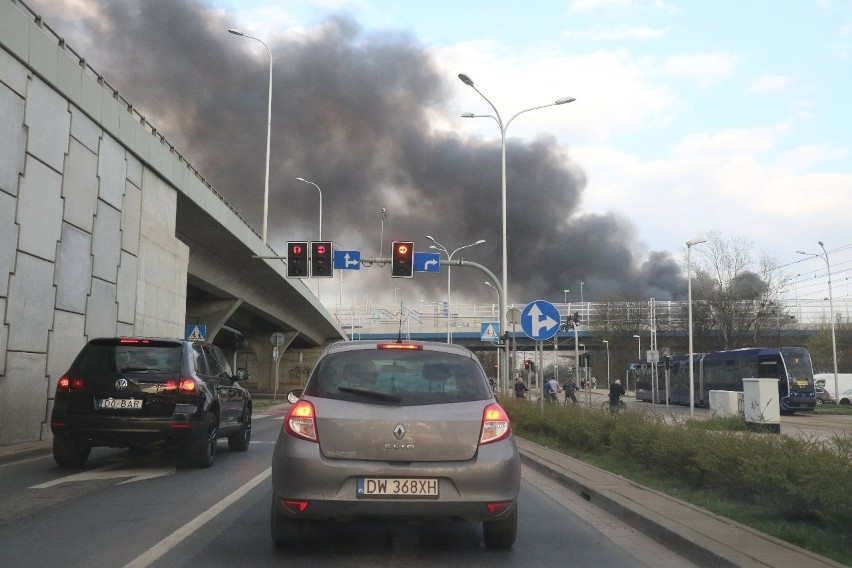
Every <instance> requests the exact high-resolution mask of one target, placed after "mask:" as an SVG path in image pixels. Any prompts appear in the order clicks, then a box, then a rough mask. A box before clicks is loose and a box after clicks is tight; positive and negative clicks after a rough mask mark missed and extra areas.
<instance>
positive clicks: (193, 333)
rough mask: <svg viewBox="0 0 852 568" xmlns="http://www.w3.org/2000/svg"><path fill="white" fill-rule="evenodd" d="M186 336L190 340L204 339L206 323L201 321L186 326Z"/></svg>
mask: <svg viewBox="0 0 852 568" xmlns="http://www.w3.org/2000/svg"><path fill="white" fill-rule="evenodd" d="M186 338H187V339H188V340H190V341H206V340H207V325H206V324H203V323H196V324H193V325H188V326H186Z"/></svg>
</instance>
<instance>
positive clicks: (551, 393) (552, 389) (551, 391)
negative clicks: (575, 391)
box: [545, 377, 562, 402]
mask: <svg viewBox="0 0 852 568" xmlns="http://www.w3.org/2000/svg"><path fill="white" fill-rule="evenodd" d="M545 386H546V387H547V388H546V389H545V393H546V394H547V399H548V400H549V401H550V402H556V401H557V397H556V393H559V392H562V389H561V388H560V386H559V382H558V381H557V380H556V379H555V378H553V377H551V378H550V379H549V380H548V381H547V382H546V383H545Z"/></svg>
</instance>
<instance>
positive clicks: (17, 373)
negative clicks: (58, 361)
mask: <svg viewBox="0 0 852 568" xmlns="http://www.w3.org/2000/svg"><path fill="white" fill-rule="evenodd" d="M7 357H8V361H7V363H6V371H7V372H6V375H5V376H3V377H0V401H12V402H13V403H12V404H8V403H7V404H3V421H2V422H0V445H6V444H17V443H21V442H29V441H31V440H37V439H38V438H39V436H40V434H41V430H42V423H43V422H44V414H45V408H46V407H47V376H46V375H45V373H46V370H45V369H46V364H47V354H46V353H22V352H11V351H10V352H9V353H8V355H7Z"/></svg>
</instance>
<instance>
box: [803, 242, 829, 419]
mask: <svg viewBox="0 0 852 568" xmlns="http://www.w3.org/2000/svg"><path fill="white" fill-rule="evenodd" d="M817 244H818V245H819V248H821V249H822V254H819V253H813V252H804V251H801V250H798V251H796V252H797V253H798V254H804V255H806V256H820V257H822V259H823V260H824V261H825V270H826V271H827V272H828V313H829V317H830V318H831V358H832V360H833V362H834V401H835V404H839V401H840V390H839V387H840V385H839V382H838V380H837V340H836V338H835V335H834V295H833V294H832V290H831V263H830V262H829V261H828V252H826V250H825V245H823V244H822V241H817Z"/></svg>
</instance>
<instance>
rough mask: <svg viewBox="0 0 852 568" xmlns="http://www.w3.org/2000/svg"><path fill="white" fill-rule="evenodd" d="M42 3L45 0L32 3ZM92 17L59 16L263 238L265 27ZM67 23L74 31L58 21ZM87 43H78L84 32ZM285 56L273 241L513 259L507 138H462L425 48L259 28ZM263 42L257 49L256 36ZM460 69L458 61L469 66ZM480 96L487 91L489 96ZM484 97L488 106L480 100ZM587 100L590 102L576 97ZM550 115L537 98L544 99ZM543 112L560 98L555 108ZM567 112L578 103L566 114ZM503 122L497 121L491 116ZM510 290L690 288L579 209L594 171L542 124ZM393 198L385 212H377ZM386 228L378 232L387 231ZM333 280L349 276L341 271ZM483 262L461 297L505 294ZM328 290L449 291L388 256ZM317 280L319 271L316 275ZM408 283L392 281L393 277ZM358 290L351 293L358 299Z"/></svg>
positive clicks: (381, 293)
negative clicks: (397, 268) (246, 32)
mask: <svg viewBox="0 0 852 568" xmlns="http://www.w3.org/2000/svg"><path fill="white" fill-rule="evenodd" d="M32 4H33V6H34V7H35V8H37V9H40V8H42V6H41V5H40V4H42V2H41V1H39V2H33V3H32ZM94 4H95V5H97V6H98V10H97V11H95V12H93V13H92V15H91V16H89V17H83V16H81V15H80V14H79V13H76V14H75V15H74V19H73V20H71V19H65V18H63V16H62V14H61V13H59V12H57V11H56V10H58V9H57V8H53V9H52V10H53V12H51V11H50V10H51V8H49V7H48V6H43V8H44V9H45V10H47V11H46V12H44V15H45V18H51V15H53V17H54V18H56V20H50V19H47V20H46V21H47V23H48V24H49V25H51V27H52V28H54V29H56V30H58V31H59V32H60V33H61V34H66V36H65V37H67V38H68V41H69V44H71V45H72V47H74V49H75V50H76V51H77V52H79V53H80V54H81V55H82V56H84V57H86V58H87V60H89V61H90V62H91V64H92V65H93V66H94V67H95V68H96V69H97V70H98V71H99V72H100V73H102V74H103V75H104V76H105V77H106V78H107V80H108V81H109V82H110V84H112V85H113V86H115V87H116V88H117V89H118V90H119V91H120V92H121V93H122V95H124V96H125V97H126V98H127V99H128V100H129V101H131V102H132V103H133V104H134V106H135V107H136V108H137V109H138V110H139V111H140V112H141V113H142V114H144V115H146V116H148V117H149V118H150V119H151V122H152V123H153V124H154V125H155V126H156V127H157V128H158V129H159V130H160V131H161V132H162V133H163V134H164V135H165V136H166V138H167V139H168V140H169V141H170V143H172V144H174V145H175V147H176V148H177V149H178V150H179V151H180V152H181V153H182V154H183V155H184V156H185V157H186V158H187V159H188V160H189V161H190V162H191V163H192V164H193V165H194V166H195V167H196V168H197V169H198V170H199V171H200V172H201V173H202V175H203V176H204V177H205V178H206V179H207V180H208V181H210V182H211V184H212V185H213V186H214V187H215V188H216V190H217V191H218V192H219V193H221V194H222V195H223V196H224V197H225V199H226V200H227V201H228V202H229V203H230V204H231V205H232V206H233V207H234V208H235V209H236V210H237V211H238V212H239V213H240V215H242V216H243V217H244V218H245V219H246V220H247V221H248V222H249V224H250V225H251V226H253V227H254V228H255V230H256V231H257V232H258V233H260V232H261V226H262V200H263V188H264V167H265V158H266V128H267V124H266V119H267V88H268V77H269V60H268V56H267V53H266V51H265V50H263V49H262V46H260V44H259V43H258V42H256V41H254V40H252V39H247V38H242V37H237V36H234V35H231V34H228V32H227V30H228V29H229V28H233V27H236V26H235V24H234V22H233V21H232V20H231V19H229V15H228V14H227V13H223V12H222V11H218V10H217V11H214V10H211V9H209V8H207V7H206V6H205V5H204V4H203V3H201V2H199V1H196V0H173V1H170V2H135V1H132V0H109V1H107V0H99V1H97V2H95V3H94ZM63 26H65V27H63ZM72 41H75V42H79V44H78V45H75V44H74V43H71V42H72ZM264 41H266V42H267V45H268V46H269V48H270V50H271V52H272V57H273V62H274V63H273V86H272V92H273V97H272V109H273V110H272V136H271V160H270V161H271V166H270V184H269V195H270V204H269V210H270V212H269V239H268V240H269V242H270V244H271V245H272V246H273V248H275V249H276V250H278V251H280V252H282V253H283V251H284V250H285V242H286V241H287V240H315V239H317V238H318V234H317V233H318V224H319V223H318V221H319V218H318V215H319V193H318V192H317V190H316V189H315V188H314V187H313V186H311V185H309V184H305V183H302V182H299V181H297V180H296V178H298V177H302V178H305V179H307V180H310V181H312V182H314V183H315V184H317V186H319V187H320V188H321V191H322V199H323V202H322V207H323V210H322V211H323V219H322V230H323V235H322V236H323V237H324V238H325V239H330V240H333V241H334V242H335V244H337V245H339V246H340V247H341V248H342V249H346V250H360V251H361V253H362V256H377V255H378V254H379V252H380V249H382V251H383V252H384V254H385V256H387V255H388V252H389V250H390V243H391V241H393V240H413V241H414V242H415V250H417V251H428V250H429V245H431V244H432V243H431V242H430V241H428V240H427V239H426V238H425V236H426V235H427V234H428V235H432V236H434V237H435V239H436V240H437V241H439V242H440V243H441V244H442V245H444V246H445V247H446V248H447V249H449V250H450V251H453V250H454V249H456V248H458V247H460V246H463V245H466V244H468V243H472V242H475V241H477V240H479V239H484V240H485V241H486V243H485V244H482V245H478V246H475V247H471V248H469V249H465V250H464V251H462V252H461V253H458V254H457V255H456V256H455V257H454V258H458V257H462V258H465V259H468V260H472V261H475V262H477V263H480V264H482V265H484V266H487V267H488V268H489V269H490V270H491V271H492V272H493V273H494V274H496V275H497V276H498V278H499V277H500V275H501V272H502V264H501V262H502V260H501V259H502V236H501V191H500V188H501V167H500V165H501V152H500V143H499V139H498V140H497V141H495V140H488V141H485V140H479V139H476V138H472V137H470V136H469V135H466V130H465V124H464V123H463V121H464V120H465V119H462V118H459V117H458V115H459V112H458V110H459V109H455V108H447V106H446V104H447V101H449V100H451V98H452V90H453V89H462V88H467V87H464V85H462V84H461V83H460V82H459V81H458V79H457V78H456V77H455V76H450V77H447V76H445V74H444V73H443V72H439V70H438V68H437V65H435V62H434V61H432V60H431V59H430V55H429V51H428V49H427V48H426V46H424V45H422V44H420V43H418V41H417V40H416V38H414V37H412V36H410V35H407V34H405V33H368V32H366V31H365V30H363V29H362V28H361V27H360V26H359V24H358V23H357V22H356V21H354V20H353V19H351V18H350V17H348V16H346V15H339V16H336V17H333V18H330V19H328V20H327V21H326V22H324V23H323V24H322V25H321V26H318V27H317V28H316V29H314V30H312V31H311V33H310V34H308V35H302V36H300V37H298V38H294V37H291V36H290V35H287V34H282V35H280V36H278V37H274V38H264ZM259 48H260V49H259ZM459 71H463V70H459ZM483 105H485V102H484V101H483ZM484 110H485V109H483V112H484ZM571 111H572V112H582V101H576V102H574V103H572V108H571ZM540 112H542V111H540ZM543 112H547V111H543ZM436 117H439V118H440V122H441V123H444V124H448V125H450V127H449V128H443V129H438V128H435V126H434V125H435V123H436V121H435V118H436ZM554 120H560V121H568V122H570V120H571V113H570V112H564V113H560V114H555V115H554ZM495 128H496V126H495ZM506 155H507V187H508V207H507V215H508V223H507V226H508V242H509V248H508V258H509V262H508V265H509V291H510V298H509V300H510V302H514V303H526V302H528V301H532V300H536V299H547V300H550V301H558V302H561V301H563V299H564V297H565V295H564V293H563V290H566V289H570V293H569V295H568V300H569V301H572V302H576V301H579V300H580V282H581V281H582V282H583V283H584V284H583V295H584V298H583V299H584V300H585V301H600V300H604V299H611V298H622V299H647V298H652V297H653V298H657V299H661V300H666V299H672V298H678V297H682V296H683V295H684V291H685V288H686V284H685V279H684V275H683V272H682V270H681V267H680V262H679V260H678V259H677V258H675V257H674V256H673V255H672V254H671V253H669V252H665V251H659V252H650V253H649V252H648V251H645V250H642V248H641V246H640V245H638V244H637V243H638V242H639V240H640V236H639V235H637V234H636V233H637V231H636V226H635V224H634V223H633V222H632V221H631V220H630V219H628V218H626V217H624V216H620V215H617V214H615V213H609V214H606V215H597V214H588V213H583V212H582V210H581V209H580V205H581V202H582V198H583V192H584V191H585V189H586V184H587V179H586V175H585V173H584V171H583V168H582V164H578V163H576V162H575V161H574V160H573V159H572V157H571V153H570V149H569V148H567V147H564V146H562V145H560V144H559V143H558V142H557V141H556V140H555V139H554V138H553V137H552V136H550V135H548V134H547V133H546V132H543V133H542V134H541V136H539V137H537V138H535V139H533V140H519V139H517V138H509V139H508V141H507V151H506ZM382 208H385V209H386V210H387V217H386V220H385V221H384V224H383V231H382V216H381V209H382ZM382 235H383V240H382V239H381V236H382ZM337 277H338V275H336V278H337ZM483 282H484V277H483V275H482V274H481V273H480V272H478V271H475V270H471V269H455V270H453V272H452V296H453V302H454V303H456V302H462V301H464V302H467V303H472V302H475V303H492V302H494V301H496V297H495V294H494V290H492V289H490V288H488V287H486V286H485V285H484V283H483ZM337 285H338V283H337V282H335V284H334V286H331V285H330V284H328V283H324V284H323V297H322V298H321V299H322V300H324V301H325V303H327V304H332V303H334V302H333V301H331V302H329V301H328V300H329V297H332V296H333V297H334V298H335V299H336V298H337V294H338V293H341V294H342V295H343V297H344V300H343V302H344V305H348V304H349V303H350V301H352V302H354V303H356V304H361V303H363V302H364V301H369V302H372V303H373V304H377V305H380V304H389V303H390V301H391V300H392V299H394V298H395V299H396V301H398V302H402V303H405V304H406V305H412V304H415V303H416V302H417V301H418V300H423V301H443V300H445V299H446V290H447V280H446V273H445V272H442V273H441V274H439V275H434V274H416V275H415V278H413V279H411V280H404V279H391V277H390V267H389V266H388V267H385V268H383V269H380V268H378V267H375V266H374V267H372V268H362V269H361V271H360V273H354V272H347V273H346V275H345V284H344V285H343V286H342V287H341V288H342V291H341V292H338V289H337ZM309 286H310V287H311V288H312V289H313V288H314V283H309ZM395 287H396V288H398V290H395V289H394V288H395ZM350 295H351V296H350Z"/></svg>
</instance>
